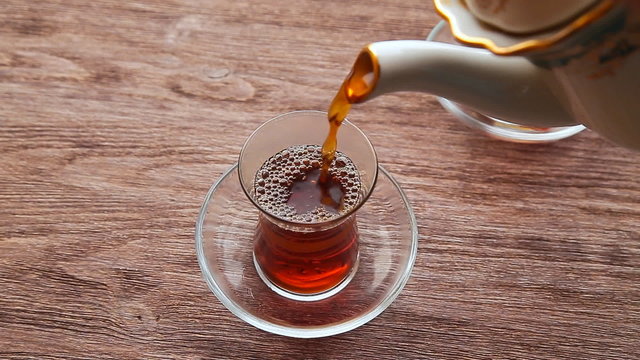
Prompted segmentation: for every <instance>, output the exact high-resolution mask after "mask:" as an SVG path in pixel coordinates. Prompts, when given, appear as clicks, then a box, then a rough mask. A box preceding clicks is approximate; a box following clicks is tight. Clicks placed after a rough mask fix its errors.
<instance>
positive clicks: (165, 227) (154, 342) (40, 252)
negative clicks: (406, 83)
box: [0, 0, 640, 359]
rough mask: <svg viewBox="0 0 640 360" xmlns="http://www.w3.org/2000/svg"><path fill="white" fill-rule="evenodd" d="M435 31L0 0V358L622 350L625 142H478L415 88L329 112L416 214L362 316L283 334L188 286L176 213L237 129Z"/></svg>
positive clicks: (639, 291)
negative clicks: (383, 46)
mask: <svg viewBox="0 0 640 360" xmlns="http://www.w3.org/2000/svg"><path fill="white" fill-rule="evenodd" d="M438 21H439V19H438V17H437V16H436V15H435V13H434V12H433V9H432V5H431V2H430V1H427V0H405V1H392V0H383V1H376V2H371V1H336V0H329V1H311V0H303V1H288V2H283V1H276V0H255V1H245V0H240V1H222V0H180V1H177V0H136V1H119V0H94V1H87V0H64V1H63V0H52V1H25V0H3V1H2V2H1V3H0V358H2V359H80V358H105V359H129V358H145V359H156V358H157V359H168V358H175V359H208V358H252V359H259V358H260V359H261V358H274V359H296V358H308V359H313V358H318V359H334V358H342V359H366V358H369V359H414V358H415V359H418V358H442V359H489V358H491V359H498V358H527V359H637V358H640V335H639V333H640V221H639V220H640V183H639V181H638V180H639V179H640V177H639V175H640V153H633V152H631V151H628V150H625V149H621V148H617V147H614V146H613V145H611V144H609V143H607V142H606V141H604V140H602V139H601V138H599V137H598V136H596V135H595V134H593V133H590V132H584V133H582V134H579V135H578V136H575V137H574V138H571V139H568V140H565V141H561V142H558V143H555V144H552V145H521V144H511V143H505V142H500V141H496V140H491V139H489V138H486V137H484V136H483V135H480V134H477V133H475V132H473V131H471V130H469V129H467V128H466V127H465V126H463V125H461V124H460V123H459V122H457V121H456V120H455V119H454V118H453V117H452V116H451V115H449V114H448V113H446V112H445V111H444V110H443V109H442V108H441V107H440V106H439V105H438V103H437V102H436V100H435V98H434V97H433V96H430V95H424V94H398V95H388V96H385V97H381V98H378V99H376V100H374V101H371V102H370V103H367V104H363V105H360V106H357V107H356V108H355V109H354V111H353V114H352V116H351V118H352V120H353V121H354V122H355V123H357V124H358V125H359V126H360V127H361V128H362V129H363V130H364V131H365V132H366V133H367V134H368V135H369V136H370V138H371V140H372V142H373V143H374V145H375V146H376V148H377V151H378V154H379V157H380V161H381V163H382V164H383V165H384V166H385V167H386V168H387V169H388V170H389V171H390V172H391V173H392V174H394V176H395V177H396V178H397V180H398V181H399V182H400V184H401V185H402V186H403V188H404V189H405V190H406V192H407V194H408V197H409V198H410V200H411V203H412V205H413V206H414V209H415V211H416V216H417V219H418V222H419V231H420V245H419V253H418V259H417V262H416V266H415V268H414V270H413V275H412V277H411V279H410V281H409V283H408V284H407V286H406V288H405V289H404V291H403V292H402V293H401V295H400V296H399V297H398V298H397V300H396V301H395V302H394V303H393V304H392V305H391V306H390V307H389V308H388V309H387V310H386V311H385V312H384V313H383V314H381V315H380V316H379V317H377V318H376V319H374V320H373V321H371V322H370V323H368V324H366V325H364V326H362V327H360V328H358V329H356V330H354V331H351V332H348V333H346V334H342V335H338V336H334V337H330V338H325V339H314V340H299V339H291V338H285V337H281V336H276V335H272V334H269V333H265V332H263V331H260V330H258V329H255V328H253V327H252V326H250V325H248V324H246V323H244V322H243V321H241V320H239V319H238V318H236V317H235V316H233V315H232V314H231V313H230V312H229V311H228V310H226V309H225V308H224V306H223V305H222V304H221V303H220V302H219V301H218V300H217V299H216V298H215V297H214V295H213V294H212V293H211V292H210V291H209V290H208V289H207V287H206V285H205V283H204V282H203V281H202V278H201V275H200V270H199V268H198V264H197V261H196V256H195V249H194V240H193V237H194V223H195V219H196V216H197V213H198V210H199V207H200V205H201V202H202V200H203V198H204V196H205V194H206V192H207V189H208V188H209V186H210V185H211V184H212V183H213V181H214V180H215V179H216V178H218V177H219V176H220V175H221V173H222V172H223V171H224V170H225V169H227V168H228V167H229V166H230V165H231V164H232V163H233V162H234V161H235V159H236V157H237V154H238V152H239V150H240V146H241V144H242V143H243V141H244V139H245V138H246V137H247V136H248V135H249V134H250V133H251V131H252V130H253V129H254V128H256V127H257V126H258V125H259V124H261V123H262V122H263V121H265V120H266V119H269V118H270V117H272V116H274V115H276V114H279V113H282V112H286V111H290V110H296V109H318V110H324V109H326V107H327V106H328V103H329V101H330V98H331V97H332V95H333V92H334V91H336V89H337V87H338V86H339V83H340V81H341V80H342V78H343V77H344V76H345V75H346V73H347V72H348V70H349V66H350V64H351V63H352V61H353V60H354V57H355V55H356V54H357V52H358V50H359V48H360V47H361V46H363V45H364V44H366V43H369V42H373V41H378V40H387V39H405V38H407V39H422V38H424V37H425V36H426V35H427V34H428V32H429V30H430V29H431V28H432V27H433V26H434V25H435V24H436V23H437V22H438Z"/></svg>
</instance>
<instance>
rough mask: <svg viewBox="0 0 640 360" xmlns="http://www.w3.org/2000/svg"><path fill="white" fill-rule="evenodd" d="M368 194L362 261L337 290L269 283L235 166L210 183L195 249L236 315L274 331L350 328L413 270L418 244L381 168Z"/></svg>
mask: <svg viewBox="0 0 640 360" xmlns="http://www.w3.org/2000/svg"><path fill="white" fill-rule="evenodd" d="M378 170H379V176H378V181H377V183H376V186H375V189H374V190H373V193H372V195H371V196H370V198H369V200H368V201H367V202H366V203H365V204H364V205H363V206H362V208H360V210H358V211H359V212H358V213H357V222H358V230H359V234H360V242H359V264H358V270H357V271H356V273H355V275H354V277H353V279H352V280H351V281H350V282H349V283H348V285H347V286H345V287H344V288H343V289H342V290H341V291H340V292H338V293H337V294H335V295H333V296H331V297H329V298H325V299H322V300H318V301H311V302H309V301H296V300H294V299H289V298H286V297H283V296H281V295H279V294H277V293H276V292H274V291H273V290H272V289H270V288H269V287H268V286H267V285H266V284H265V283H264V282H263V281H262V280H261V279H260V276H259V275H258V273H257V271H256V268H255V266H254V263H253V235H254V231H255V228H256V224H257V220H258V212H259V211H258V210H257V209H256V207H255V206H254V205H253V204H252V203H251V202H250V201H249V200H248V199H247V197H246V195H245V194H244V192H243V191H242V188H241V185H240V181H239V178H238V165H237V164H235V165H233V166H232V167H231V168H230V169H229V170H227V171H226V172H225V173H224V174H223V175H222V177H221V178H220V179H219V180H218V181H216V183H214V184H213V186H212V187H211V189H210V190H209V193H208V194H207V196H206V198H205V201H204V204H203V205H202V208H201V210H200V214H199V216H198V220H197V223H196V252H197V256H198V263H199V264H200V269H201V270H202V274H203V277H204V279H205V281H206V282H207V285H208V286H209V288H210V289H211V291H212V292H213V293H214V294H215V295H216V297H218V299H219V300H220V302H222V304H223V305H224V306H226V307H227V309H229V310H230V311H231V312H232V313H233V314H235V315H236V316H238V317H239V318H240V319H242V320H244V321H246V322H248V323H249V324H251V325H253V326H255V327H257V328H259V329H262V330H265V331H268V332H271V333H275V334H280V335H285V336H291V337H298V338H316V337H323V336H330V335H335V334H340V333H343V332H346V331H349V330H352V329H354V328H356V327H358V326H360V325H363V324H365V323H366V322H368V321H370V320H372V319H373V318H375V317H376V316H378V315H379V314H380V313H382V311H384V309H386V308H387V307H388V306H389V305H390V304H391V303H392V302H393V300H394V299H395V298H396V297H397V296H398V294H399V293H400V291H401V290H402V288H403V287H404V285H405V284H406V282H407V280H408V279H409V275H410V274H411V269H412V267H413V264H414V262H415V259H416V253H417V247H418V228H417V225H416V219H415V216H414V214H413V210H412V209H411V206H410V205H409V202H408V201H407V198H406V197H405V195H404V193H403V192H402V190H401V189H400V186H399V185H398V183H396V181H395V180H394V179H393V178H392V177H391V175H390V174H389V173H388V172H387V171H386V170H384V169H383V168H382V167H379V168H378Z"/></svg>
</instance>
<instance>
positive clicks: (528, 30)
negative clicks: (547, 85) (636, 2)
mask: <svg viewBox="0 0 640 360" xmlns="http://www.w3.org/2000/svg"><path fill="white" fill-rule="evenodd" d="M434 4H435V8H436V10H437V11H438V12H439V13H440V15H442V16H443V17H444V18H445V19H446V20H447V21H448V22H449V24H450V26H451V32H452V33H453V35H454V36H455V38H456V39H457V40H458V41H460V42H463V43H466V44H469V45H478V46H482V47H485V48H487V49H489V50H490V51H491V52H493V53H495V54H497V55H515V54H521V53H524V52H530V51H534V50H543V49H546V48H548V47H550V46H551V45H553V44H555V43H557V42H558V41H560V40H562V39H564V38H566V37H568V36H570V35H571V34H573V33H574V32H576V31H577V30H579V29H581V28H583V27H585V26H586V25H588V24H591V23H592V22H593V21H595V20H597V19H599V18H601V17H602V16H603V15H604V14H606V13H607V12H608V11H609V10H610V9H611V8H613V5H614V1H613V0H571V1H561V2H558V1H557V0H536V1H535V2H534V1H531V0H434ZM551 12H552V14H551Z"/></svg>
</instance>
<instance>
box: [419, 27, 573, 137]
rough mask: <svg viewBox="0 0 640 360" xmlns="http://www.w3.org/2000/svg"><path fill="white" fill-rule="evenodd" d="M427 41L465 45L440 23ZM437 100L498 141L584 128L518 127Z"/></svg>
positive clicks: (563, 134) (559, 134)
mask: <svg viewBox="0 0 640 360" xmlns="http://www.w3.org/2000/svg"><path fill="white" fill-rule="evenodd" d="M427 41H436V42H443V43H449V44H458V45H460V46H465V45H464V44H462V43H460V42H458V41H457V40H456V39H455V38H454V37H453V34H452V33H451V30H450V29H449V26H448V24H447V22H446V21H441V22H440V23H438V25H436V26H435V27H434V28H433V30H432V31H431V33H429V36H428V37H427ZM437 99H438V102H439V103H440V105H442V107H444V108H445V109H447V111H449V112H450V113H451V114H452V115H454V116H455V117H456V118H458V120H460V121H461V122H462V123H463V124H465V125H467V126H469V127H470V128H472V129H475V130H478V131H480V132H482V133H484V134H486V135H488V136H490V137H492V138H496V139H500V140H505V141H511V142H520V143H545V142H552V141H558V140H561V139H564V138H567V137H570V136H573V135H575V134H577V133H579V132H581V131H582V130H584V129H585V127H584V126H583V125H572V126H560V127H546V128H540V127H533V126H525V125H520V124H516V123H513V122H510V121H508V120H507V119H498V118H495V117H492V116H488V115H485V114H483V113H481V112H479V111H477V110H475V109H473V108H470V107H468V106H465V105H463V104H459V103H456V102H454V101H451V100H449V99H445V98H443V97H437Z"/></svg>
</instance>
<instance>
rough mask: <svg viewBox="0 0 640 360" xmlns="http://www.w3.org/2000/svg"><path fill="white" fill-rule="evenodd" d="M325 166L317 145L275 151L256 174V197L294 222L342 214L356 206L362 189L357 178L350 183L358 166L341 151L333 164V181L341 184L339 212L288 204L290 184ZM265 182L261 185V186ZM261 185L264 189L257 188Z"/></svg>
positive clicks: (273, 210)
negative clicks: (303, 209)
mask: <svg viewBox="0 0 640 360" xmlns="http://www.w3.org/2000/svg"><path fill="white" fill-rule="evenodd" d="M321 165H322V148H321V147H320V146H318V145H301V146H292V147H289V148H287V149H284V150H283V151H281V152H279V153H277V154H274V155H273V156H272V157H271V158H269V159H268V160H267V161H265V163H264V164H263V165H262V167H261V169H260V170H258V172H257V173H256V177H255V180H254V184H255V186H256V191H255V193H256V194H255V200H256V202H257V203H258V205H260V206H261V207H262V208H263V209H266V210H267V211H268V212H269V213H270V214H271V215H273V216H276V217H278V218H281V219H283V220H287V221H294V222H322V221H327V220H330V219H332V218H336V217H338V216H340V214H342V213H345V212H348V211H350V210H351V209H352V208H353V207H354V206H355V205H357V199H358V198H359V194H360V191H361V183H360V181H358V178H356V179H355V181H352V183H353V184H354V185H353V186H347V183H348V181H349V180H352V179H349V175H350V174H352V173H353V174H354V175H355V174H357V169H356V167H355V165H354V164H353V162H352V161H351V159H349V158H348V157H346V156H345V155H344V154H342V153H341V152H336V158H335V159H334V160H333V162H332V163H331V164H330V167H329V174H330V176H331V180H332V181H333V182H334V183H335V184H337V185H339V186H340V187H341V191H342V203H341V204H340V206H339V207H338V212H339V213H338V214H336V213H333V212H330V211H328V210H327V209H325V208H324V207H316V208H315V209H311V210H309V211H307V212H305V213H304V214H298V213H297V212H296V210H295V209H294V208H293V207H292V206H290V205H288V204H287V201H288V200H289V197H290V195H291V187H292V186H293V183H294V182H295V181H302V180H303V179H304V178H305V177H306V174H307V173H308V172H309V171H311V170H314V169H319V168H320V167H321ZM261 184H262V185H261ZM258 188H261V190H260V191H258Z"/></svg>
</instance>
